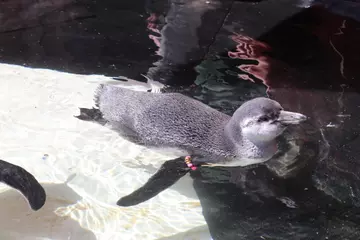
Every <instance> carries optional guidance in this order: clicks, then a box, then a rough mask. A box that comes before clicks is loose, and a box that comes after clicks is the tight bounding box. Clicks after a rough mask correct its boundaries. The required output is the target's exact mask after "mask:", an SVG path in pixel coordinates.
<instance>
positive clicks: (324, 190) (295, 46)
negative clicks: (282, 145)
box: [192, 7, 360, 240]
mask: <svg viewBox="0 0 360 240" xmlns="http://www.w3.org/2000/svg"><path fill="white" fill-rule="evenodd" d="M254 9H256V7H254ZM227 22H228V25H227ZM227 22H225V23H224V28H225V30H224V31H223V32H222V34H224V36H226V37H228V36H229V33H226V28H227V29H231V32H232V33H233V36H232V39H233V40H235V42H236V44H237V45H236V49H234V48H232V49H231V51H229V52H228V53H227V54H223V53H222V52H221V51H219V52H216V51H214V52H213V55H218V57H215V58H214V59H215V60H214V61H222V64H223V67H222V68H220V70H217V75H221V73H224V72H225V71H228V72H229V69H230V71H234V72H235V74H233V75H235V76H236V75H237V77H238V78H240V79H242V81H243V80H246V81H248V82H251V81H254V83H251V84H253V86H254V87H256V86H258V84H263V86H265V87H266V93H267V94H268V95H269V96H270V97H271V98H273V99H275V100H277V101H279V102H280V103H281V104H282V105H283V106H284V107H285V108H286V109H290V110H291V111H296V112H301V113H304V114H305V115H307V116H309V117H310V121H309V122H308V123H307V124H303V125H302V126H301V127H300V128H297V129H293V130H294V132H293V134H292V135H293V136H290V135H285V139H287V140H291V138H292V139H294V138H295V140H293V141H292V142H293V143H295V145H297V146H298V147H299V154H298V155H296V156H295V158H289V157H290V156H289V155H287V156H286V154H285V156H284V158H280V159H272V160H270V161H269V162H267V163H266V164H265V166H253V167H249V168H236V169H233V170H231V171H228V170H225V169H217V170H215V169H205V168H204V169H202V170H201V171H199V172H193V173H192V177H193V178H194V180H195V181H194V187H195V190H196V192H197V194H198V196H199V198H200V201H201V204H202V207H203V212H204V216H205V219H206V221H207V223H208V224H209V229H210V232H211V233H212V237H213V239H242V238H243V239H290V238H296V239H354V240H355V239H359V236H360V226H359V224H358V222H359V216H360V215H359V213H360V212H359V206H360V205H359V203H360V201H359V200H360V181H359V178H358V176H359V175H360V164H358V161H357V159H358V156H359V151H360V149H359V144H360V142H359V139H360V138H359V133H360V129H359V124H358V123H359V121H360V119H359V118H360V115H359V114H358V108H359V104H360V94H359V90H360V89H359V83H358V81H357V80H358V79H359V77H360V72H359V70H358V69H357V68H358V67H357V65H358V64H357V63H358V62H359V60H360V59H359V56H360V55H359V53H360V49H359V46H358V44H356V42H358V39H359V37H360V32H359V30H358V29H359V23H358V22H356V21H355V20H353V19H349V18H346V17H340V16H336V15H334V14H332V13H329V12H327V11H325V10H324V9H322V8H318V7H314V8H310V9H307V10H304V11H302V12H300V13H298V14H296V15H294V16H293V17H291V18H288V19H286V21H284V22H282V23H280V24H278V25H277V26H276V27H273V28H272V29H271V30H270V31H268V32H266V33H263V34H261V35H260V36H254V37H256V39H254V38H252V37H251V36H250V37H249V36H247V35H245V36H244V35H242V33H241V31H240V30H239V29H237V27H236V26H237V24H238V25H241V24H242V23H241V21H239V22H236V16H232V15H231V14H230V15H229V16H228V19H227ZM234 26H235V27H234ZM255 35H256V34H255ZM220 38H221V37H220ZM215 45H216V44H215ZM209 55H211V53H209ZM239 60H245V61H247V62H242V63H241V61H239ZM210 61H211V60H210ZM213 63H214V62H213ZM207 64H208V65H211V64H210V63H207ZM204 65H205V64H204ZM213 65H214V64H213ZM227 65H230V67H229V68H226V66H227ZM234 65H235V66H237V67H238V69H236V68H234ZM205 66H206V65H205ZM204 72H206V70H204ZM224 76H225V75H224ZM223 80H224V82H229V83H230V84H227V86H228V90H227V92H228V94H229V95H231V94H230V92H231V93H232V97H233V98H236V97H235V96H234V95H236V96H238V97H237V98H238V100H240V99H242V98H244V97H243V96H244V95H247V94H249V91H246V92H244V89H243V91H239V89H238V88H237V86H239V84H242V83H236V81H234V79H231V81H228V80H227V79H226V77H224V79H223ZM249 80H250V81H249ZM211 85H213V88H216V86H217V87H218V88H219V89H220V88H221V86H222V85H224V84H222V83H217V82H216V81H214V80H213V79H208V80H206V81H203V84H202V88H207V87H208V86H211ZM225 85H226V84H225ZM263 94H264V95H265V91H264V92H263ZM200 95H201V94H200ZM209 96H211V97H209ZM207 97H209V99H207ZM200 98H201V99H206V102H207V103H208V104H210V105H216V104H214V102H221V101H222V96H217V94H212V95H210V94H207V95H205V94H204V95H201V97H200ZM229 103H230V104H231V102H229ZM236 105H237V106H238V104H237V103H236ZM228 109H230V107H229V108H228ZM229 112H230V111H229ZM289 137H291V138H289ZM295 149H296V148H295ZM287 150H288V149H287ZM292 159H293V160H292Z"/></svg>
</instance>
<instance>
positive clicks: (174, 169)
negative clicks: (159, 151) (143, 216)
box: [116, 157, 190, 207]
mask: <svg viewBox="0 0 360 240" xmlns="http://www.w3.org/2000/svg"><path fill="white" fill-rule="evenodd" d="M189 171H190V169H189V168H188V167H187V166H186V165H185V163H184V157H179V158H176V159H172V160H168V161H166V162H165V163H163V164H162V165H161V167H160V169H159V170H158V171H157V172H156V173H155V174H154V175H153V176H151V177H150V179H149V180H148V181H147V182H146V183H145V184H144V185H143V186H142V187H140V188H139V189H137V190H135V191H134V192H132V193H131V194H129V195H127V196H124V197H122V198H120V199H119V200H118V201H117V203H116V204H117V205H118V206H122V207H129V206H134V205H137V204H140V203H142V202H145V201H147V200H149V199H151V198H153V197H155V196H156V195H158V194H159V193H160V192H162V191H164V190H165V189H167V188H169V187H170V186H172V185H173V184H175V183H176V182H177V181H178V180H179V179H180V178H181V177H183V176H184V175H186V173H188V172H189Z"/></svg>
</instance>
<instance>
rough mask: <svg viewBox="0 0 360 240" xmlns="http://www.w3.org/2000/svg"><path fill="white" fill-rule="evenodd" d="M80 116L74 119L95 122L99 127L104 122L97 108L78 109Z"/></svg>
mask: <svg viewBox="0 0 360 240" xmlns="http://www.w3.org/2000/svg"><path fill="white" fill-rule="evenodd" d="M79 110H80V115H78V116H75V117H76V118H78V119H80V120H83V121H89V122H96V123H99V124H101V125H105V123H106V120H105V119H104V118H103V115H102V113H101V111H100V109H98V108H91V109H89V108H79Z"/></svg>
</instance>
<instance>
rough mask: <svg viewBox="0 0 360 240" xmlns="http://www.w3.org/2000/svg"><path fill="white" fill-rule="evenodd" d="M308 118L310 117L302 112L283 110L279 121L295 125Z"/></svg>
mask: <svg viewBox="0 0 360 240" xmlns="http://www.w3.org/2000/svg"><path fill="white" fill-rule="evenodd" d="M307 119H308V117H306V116H305V115H303V114H301V113H296V112H289V111H284V110H281V111H280V115H279V118H278V121H279V122H280V123H281V124H284V125H295V124H299V123H301V122H303V121H305V120H307Z"/></svg>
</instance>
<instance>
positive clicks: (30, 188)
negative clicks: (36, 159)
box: [0, 160, 46, 211]
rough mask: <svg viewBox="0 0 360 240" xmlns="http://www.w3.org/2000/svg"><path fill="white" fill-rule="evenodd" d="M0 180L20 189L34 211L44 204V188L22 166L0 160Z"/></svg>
mask: <svg viewBox="0 0 360 240" xmlns="http://www.w3.org/2000/svg"><path fill="white" fill-rule="evenodd" d="M0 181H1V182H3V183H5V184H6V185H8V186H10V187H12V188H15V189H16V190H18V191H20V192H21V193H22V194H23V195H24V196H25V197H26V199H27V200H28V202H29V204H30V207H31V209H33V210H34V211H36V210H39V209H40V208H41V207H42V206H44V204H45V200H46V193H45V190H44V188H43V187H42V186H41V185H40V184H39V182H38V181H37V180H36V179H35V177H34V176H33V175H32V174H31V173H29V172H28V171H26V170H25V169H23V168H22V167H19V166H17V165H14V164H11V163H8V162H5V161H3V160H0Z"/></svg>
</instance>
